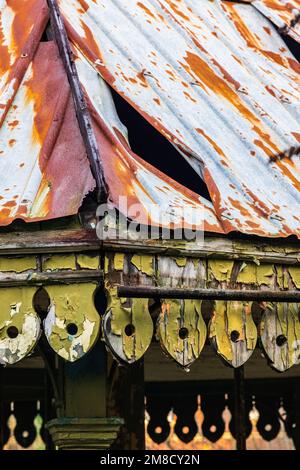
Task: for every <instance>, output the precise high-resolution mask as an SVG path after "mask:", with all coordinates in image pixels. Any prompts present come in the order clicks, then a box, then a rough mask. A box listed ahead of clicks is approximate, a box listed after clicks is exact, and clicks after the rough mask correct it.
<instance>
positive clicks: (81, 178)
mask: <svg viewBox="0 0 300 470" xmlns="http://www.w3.org/2000/svg"><path fill="white" fill-rule="evenodd" d="M0 6H1V9H0V34H1V38H0V44H1V59H0V112H1V121H0V173H1V174H2V175H4V177H2V178H1V180H0V225H7V224H9V223H10V222H12V221H13V220H14V219H16V218H22V219H24V220H26V221H33V220H43V219H50V218H55V217H62V216H67V215H71V214H75V213H77V211H78V208H79V206H80V205H81V202H82V200H83V197H84V195H85V194H86V193H87V192H88V191H90V190H92V189H93V187H94V181H93V178H92V176H91V172H90V168H89V163H88V160H87V158H86V151H85V147H84V144H83V141H82V138H81V135H80V132H79V128H78V124H77V120H76V116H75V112H74V106H73V100H72V97H71V95H70V88H69V85H68V81H67V77H66V73H65V70H64V68H63V65H62V62H61V60H60V58H59V55H58V50H57V48H56V46H55V44H54V43H53V42H45V43H40V38H41V35H42V33H43V31H44V29H45V26H46V23H47V21H48V8H47V5H46V2H45V1H44V0H26V2H20V1H18V0H16V1H11V0H10V1H9V0H8V1H5V2H2V3H0ZM77 65H78V70H79V72H80V78H81V80H82V83H83V85H84V86H85V89H86V91H87V93H88V96H89V98H90V101H89V103H90V109H91V112H92V116H93V123H94V129H95V132H96V135H97V138H98V142H99V144H100V146H101V150H102V152H101V153H102V157H103V163H104V165H105V174H106V178H107V180H108V183H109V186H110V198H111V200H112V202H114V203H115V205H119V199H118V198H119V196H120V195H126V196H127V197H128V204H129V205H132V204H134V203H136V204H139V203H142V204H141V205H140V209H143V208H144V209H143V210H141V213H139V212H136V214H134V213H132V218H134V219H135V220H137V221H139V222H144V223H145V222H149V221H151V222H152V223H153V224H155V225H165V226H170V225H171V224H172V227H173V226H174V227H176V226H177V225H178V226H179V225H180V224H181V223H182V221H181V217H182V211H181V210H180V208H182V207H185V208H186V207H188V208H189V211H185V221H184V225H185V226H186V227H190V226H191V225H192V223H193V221H194V222H195V221H196V220H197V219H196V217H195V214H196V215H197V214H199V211H200V214H201V217H200V218H199V217H198V228H199V229H200V228H201V229H202V228H203V219H205V220H206V223H205V227H206V228H207V229H208V230H212V231H216V232H222V228H221V226H220V223H219V222H218V220H217V218H216V215H215V213H214V209H213V207H212V204H211V203H210V202H208V201H206V200H205V199H203V198H201V197H199V196H198V195H196V194H194V193H192V192H191V191H189V190H187V189H186V188H184V187H182V186H180V185H178V184H177V183H176V182H174V181H172V180H171V179H170V178H168V177H166V176H165V175H162V174H161V173H160V172H158V171H157V170H156V169H154V168H153V167H151V165H148V164H147V163H145V162H143V161H142V160H141V159H139V157H137V156H136V155H134V154H133V153H132V152H131V150H130V148H129V144H128V142H127V140H126V139H127V134H126V129H125V128H124V126H122V124H121V122H120V121H119V119H118V116H117V114H116V111H115V108H114V104H113V101H112V97H111V95H110V91H109V89H108V87H107V85H106V84H105V82H104V81H103V80H102V79H101V78H100V77H99V75H98V74H97V72H96V71H95V70H93V69H92V68H91V66H90V65H89V64H88V63H87V62H86V61H85V59H84V58H83V57H81V58H79V57H78V58H77ZM155 204H156V205H157V207H159V208H160V211H161V212H160V214H159V216H160V219H156V218H155V214H153V213H152V219H151V218H150V210H151V209H152V208H153V206H154V205H155ZM178 209H179V214H178V212H176V211H177V210H178ZM136 210H138V208H137V207H136ZM167 221H169V222H171V224H170V223H169V222H167Z"/></svg>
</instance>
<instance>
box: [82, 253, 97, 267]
mask: <svg viewBox="0 0 300 470" xmlns="http://www.w3.org/2000/svg"><path fill="white" fill-rule="evenodd" d="M77 263H78V265H79V266H80V268H82V269H99V265H100V260H99V256H98V255H96V256H90V255H85V254H80V255H77Z"/></svg>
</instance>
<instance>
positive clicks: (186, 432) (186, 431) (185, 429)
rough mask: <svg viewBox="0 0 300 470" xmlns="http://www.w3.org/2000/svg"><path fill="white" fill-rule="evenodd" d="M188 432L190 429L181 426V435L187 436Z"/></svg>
mask: <svg viewBox="0 0 300 470" xmlns="http://www.w3.org/2000/svg"><path fill="white" fill-rule="evenodd" d="M189 432H190V428H189V427H188V426H183V428H182V434H188V433H189Z"/></svg>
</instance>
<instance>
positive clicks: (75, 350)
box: [44, 283, 100, 362]
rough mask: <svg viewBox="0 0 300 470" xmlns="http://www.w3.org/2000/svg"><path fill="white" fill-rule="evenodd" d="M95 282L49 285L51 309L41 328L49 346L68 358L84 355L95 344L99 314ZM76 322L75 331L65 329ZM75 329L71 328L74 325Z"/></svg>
mask: <svg viewBox="0 0 300 470" xmlns="http://www.w3.org/2000/svg"><path fill="white" fill-rule="evenodd" d="M95 289H96V286H95V284H90V283H86V284H73V285H64V286H48V287H46V290H47V292H48V294H49V297H50V301H51V304H50V308H49V312H48V315H47V317H46V319H45V321H44V330H45V334H46V337H47V339H48V342H49V344H50V346H51V347H52V349H53V350H54V351H55V352H56V353H57V354H58V355H59V356H61V357H63V358H64V359H66V360H67V361H70V362H74V361H76V360H78V359H80V358H81V357H82V356H84V355H85V354H86V353H87V352H88V351H89V350H90V349H91V348H92V347H93V345H94V344H95V342H96V340H97V338H98V334H99V329H100V317H99V314H98V312H97V310H96V309H95V306H94V300H93V298H94V293H95ZM70 325H75V330H76V329H77V331H76V332H74V334H73V332H70V331H69V332H68V326H70ZM73 331H74V328H73Z"/></svg>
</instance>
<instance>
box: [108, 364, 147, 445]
mask: <svg viewBox="0 0 300 470" xmlns="http://www.w3.org/2000/svg"><path fill="white" fill-rule="evenodd" d="M113 369H114V373H113V377H112V384H111V392H110V397H109V398H110V400H109V408H110V409H111V410H112V411H111V412H112V414H115V415H117V416H120V417H121V418H122V419H123V420H124V425H123V426H122V427H121V430H120V433H119V436H118V438H117V440H116V441H115V442H114V444H113V446H112V448H113V449H115V450H144V449H145V424H144V423H145V388H144V360H143V359H141V360H139V361H137V362H135V363H134V364H131V365H129V366H128V365H126V366H122V367H118V366H116V362H114V366H113Z"/></svg>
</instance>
